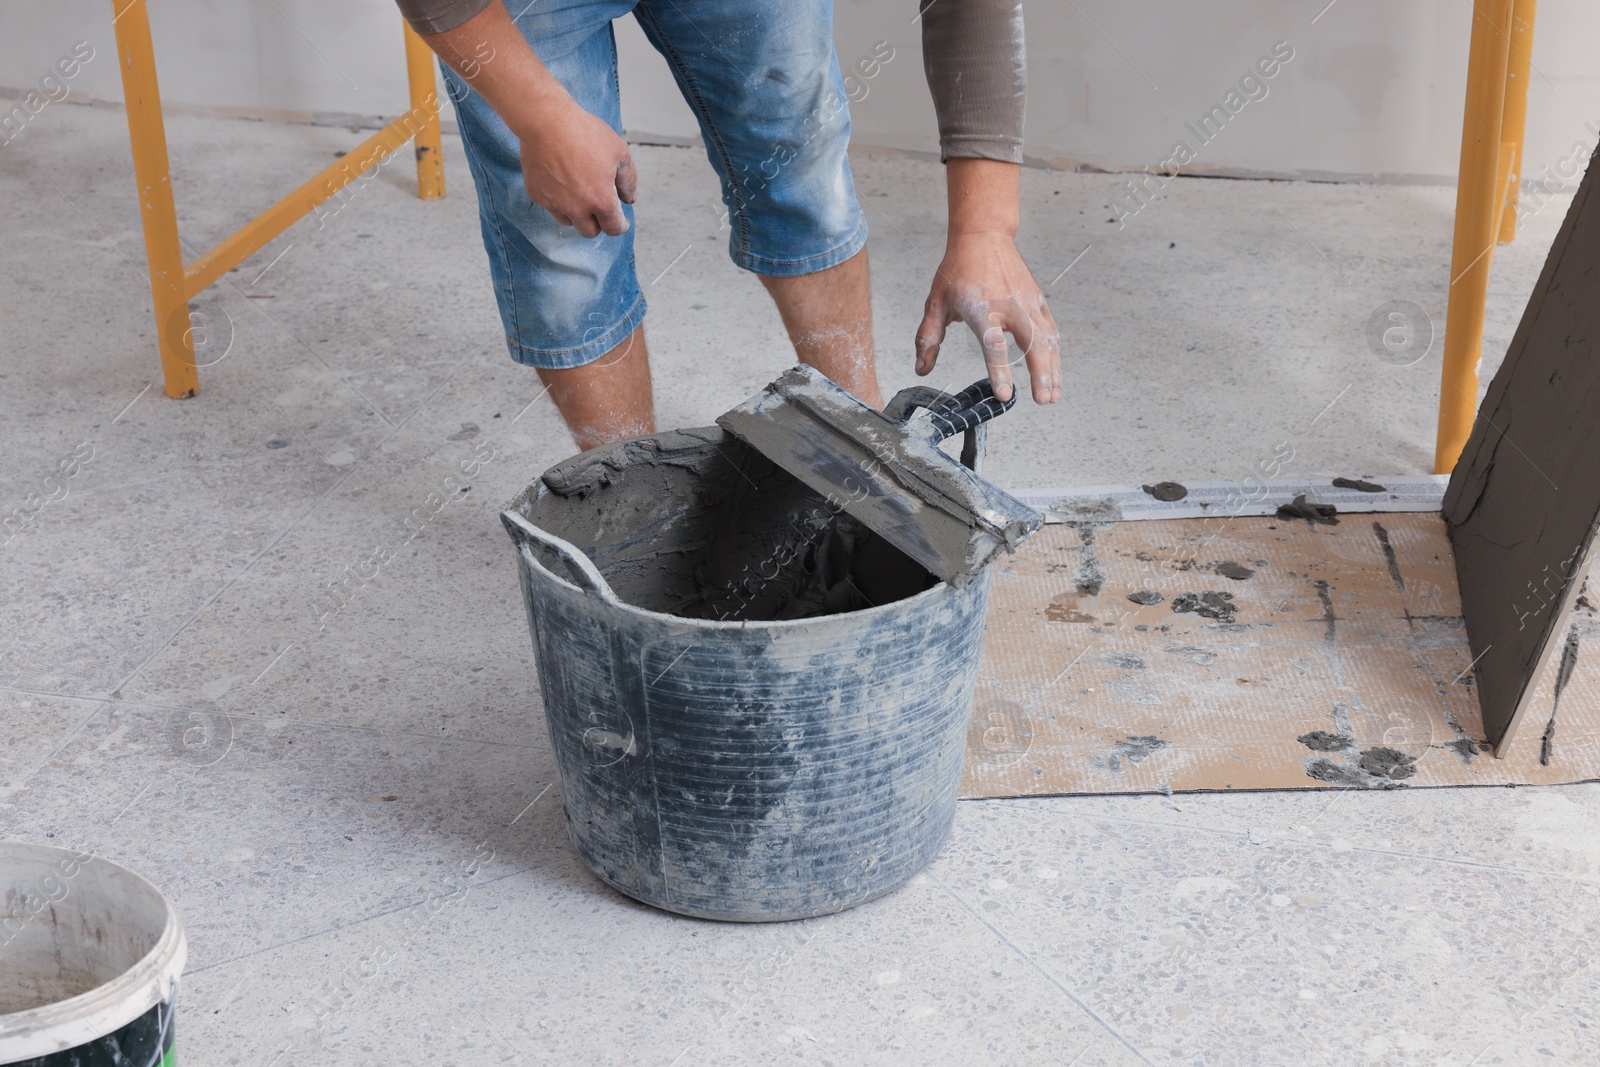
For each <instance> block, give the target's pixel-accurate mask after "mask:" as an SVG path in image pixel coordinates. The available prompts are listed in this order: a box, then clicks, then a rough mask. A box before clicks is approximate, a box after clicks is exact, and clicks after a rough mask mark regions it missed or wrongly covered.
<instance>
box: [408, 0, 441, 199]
mask: <svg viewBox="0 0 1600 1067" xmlns="http://www.w3.org/2000/svg"><path fill="white" fill-rule="evenodd" d="M402 25H404V26H405V28H406V80H407V81H408V82H410V85H411V111H412V113H413V114H415V113H417V112H422V113H424V114H426V115H427V116H428V119H427V122H426V123H424V125H423V127H422V129H420V130H418V131H417V136H416V146H415V147H416V150H417V195H418V196H420V197H421V198H422V199H424V200H437V199H439V198H440V197H441V196H443V195H444V156H443V155H442V154H441V153H440V147H441V146H440V143H439V93H438V82H437V81H436V80H435V79H434V76H433V50H432V49H430V48H429V47H428V46H427V44H426V43H425V42H424V41H423V40H422V38H421V37H419V36H417V31H416V30H413V29H412V28H411V23H409V22H404V23H402Z"/></svg>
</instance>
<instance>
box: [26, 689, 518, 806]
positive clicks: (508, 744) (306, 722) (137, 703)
mask: <svg viewBox="0 0 1600 1067" xmlns="http://www.w3.org/2000/svg"><path fill="white" fill-rule="evenodd" d="M0 693H18V694H21V695H24V696H34V697H52V698H55V699H58V700H84V701H90V702H93V703H98V704H114V705H116V706H118V707H127V708H138V709H149V710H151V711H188V712H195V713H198V714H201V715H222V716H225V717H227V718H229V719H244V720H247V721H251V722H262V723H284V724H286V725H294V726H320V727H323V728H324V729H328V730H349V731H351V732H360V733H372V734H377V735H379V736H380V737H415V738H419V739H421V740H425V741H449V742H451V743H452V744H459V745H492V746H494V747H497V748H520V749H531V750H537V751H542V750H545V749H546V747H547V746H545V745H540V744H534V743H524V742H520V741H493V740H490V739H489V738H483V737H462V736H461V735H459V734H429V733H422V732H420V731H416V730H396V729H394V728H392V727H388V726H362V725H360V724H357V723H344V722H330V721H328V720H326V719H302V718H296V717H293V716H285V715H257V714H254V713H252V712H248V711H222V710H220V709H218V708H209V707H203V706H198V705H189V704H156V703H154V702H152V701H148V700H130V699H128V698H127V697H112V696H83V695H79V694H76V693H56V692H52V691H50V690H47V689H26V688H23V687H21V686H10V685H0ZM94 714H95V715H98V714H99V712H98V711H96V712H95V713H94ZM93 718H94V715H91V716H90V717H89V719H93ZM89 719H86V720H84V724H83V725H85V726H86V725H88V723H89ZM79 729H82V726H80V727H79ZM51 755H52V757H53V756H54V755H55V754H54V753H52V754H51ZM19 784H20V783H19Z"/></svg>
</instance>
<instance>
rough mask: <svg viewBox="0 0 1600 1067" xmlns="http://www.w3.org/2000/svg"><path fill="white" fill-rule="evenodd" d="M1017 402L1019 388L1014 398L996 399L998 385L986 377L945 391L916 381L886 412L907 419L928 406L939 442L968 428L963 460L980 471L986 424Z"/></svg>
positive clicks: (931, 426) (931, 425)
mask: <svg viewBox="0 0 1600 1067" xmlns="http://www.w3.org/2000/svg"><path fill="white" fill-rule="evenodd" d="M1016 402H1017V394H1016V391H1015V390H1013V391H1012V394H1011V399H1010V400H1007V401H1006V402H1004V403H1001V402H1000V401H999V400H997V399H995V395H994V388H993V387H992V386H990V384H989V379H987V378H984V379H983V380H982V381H976V382H973V383H972V384H971V385H969V386H967V387H966V388H965V389H963V390H961V392H959V393H945V392H941V391H940V390H938V389H932V388H929V387H928V386H926V385H913V386H911V387H910V388H909V389H902V390H900V391H899V392H898V393H896V394H895V395H894V398H893V399H892V400H890V401H889V403H888V405H887V406H885V407H884V409H883V413H884V414H885V415H887V416H888V417H889V418H891V419H894V420H895V421H896V422H905V421H906V420H907V419H909V418H911V413H912V412H913V411H915V410H916V409H917V408H924V409H926V410H927V412H928V414H929V415H930V416H932V417H931V418H930V419H929V420H928V426H929V429H930V431H931V433H930V438H931V439H932V440H933V441H936V442H937V441H943V440H944V439H945V438H946V437H953V436H954V435H956V434H958V433H961V432H962V431H965V432H966V435H967V440H966V442H965V444H964V445H963V446H962V448H961V462H962V463H963V464H965V465H966V467H967V468H968V469H969V470H972V471H976V470H977V469H978V460H979V457H980V456H981V455H982V453H983V444H984V441H983V438H984V436H985V427H984V426H983V424H984V423H985V422H987V421H988V420H990V419H992V418H994V417H995V416H996V415H1000V414H1003V413H1004V412H1007V411H1009V410H1011V406H1012V405H1013V404H1015V403H1016Z"/></svg>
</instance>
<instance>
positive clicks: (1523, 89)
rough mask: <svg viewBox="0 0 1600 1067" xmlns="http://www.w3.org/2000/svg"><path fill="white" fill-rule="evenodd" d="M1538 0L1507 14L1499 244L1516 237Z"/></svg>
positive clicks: (1519, 2)
mask: <svg viewBox="0 0 1600 1067" xmlns="http://www.w3.org/2000/svg"><path fill="white" fill-rule="evenodd" d="M1537 6H1538V0H1516V2H1515V4H1514V6H1513V9H1512V14H1511V57H1510V59H1509V60H1508V61H1507V66H1506V102H1505V128H1504V129H1503V130H1502V131H1501V134H1500V139H1501V140H1500V143H1501V152H1502V153H1509V155H1510V159H1509V160H1507V161H1506V162H1505V163H1504V164H1503V167H1504V169H1505V170H1506V171H1507V172H1508V174H1509V177H1508V179H1507V182H1506V199H1505V206H1504V207H1503V208H1502V209H1501V212H1500V243H1501V244H1503V245H1508V244H1510V243H1511V242H1512V240H1513V239H1514V238H1515V237H1516V236H1517V189H1518V187H1519V186H1520V185H1521V184H1522V137H1523V132H1524V131H1525V130H1526V129H1527V124H1528V79H1529V77H1530V76H1531V75H1532V74H1533V12H1534V8H1535V7H1537Z"/></svg>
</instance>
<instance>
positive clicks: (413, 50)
mask: <svg viewBox="0 0 1600 1067" xmlns="http://www.w3.org/2000/svg"><path fill="white" fill-rule="evenodd" d="M1527 2H1531V0H1527ZM405 26H406V81H407V82H408V83H409V84H410V87H411V111H412V113H413V114H417V113H421V114H424V115H426V116H427V117H426V119H425V121H424V122H423V125H422V128H421V129H420V130H418V131H417V135H416V137H415V138H413V141H414V143H415V145H416V149H417V195H418V196H420V197H421V198H422V199H424V200H437V199H439V198H440V197H441V196H443V195H444V156H442V155H440V151H439V149H440V144H439V99H438V95H437V93H438V89H437V86H438V82H437V81H435V80H434V76H433V50H432V49H430V48H429V47H428V46H427V44H426V43H425V42H424V41H423V40H422V38H421V37H419V36H417V31H416V30H413V29H412V28H411V24H410V23H409V22H408V23H406V24H405Z"/></svg>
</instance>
